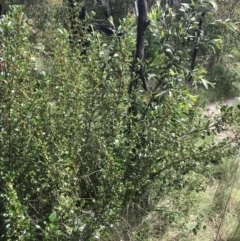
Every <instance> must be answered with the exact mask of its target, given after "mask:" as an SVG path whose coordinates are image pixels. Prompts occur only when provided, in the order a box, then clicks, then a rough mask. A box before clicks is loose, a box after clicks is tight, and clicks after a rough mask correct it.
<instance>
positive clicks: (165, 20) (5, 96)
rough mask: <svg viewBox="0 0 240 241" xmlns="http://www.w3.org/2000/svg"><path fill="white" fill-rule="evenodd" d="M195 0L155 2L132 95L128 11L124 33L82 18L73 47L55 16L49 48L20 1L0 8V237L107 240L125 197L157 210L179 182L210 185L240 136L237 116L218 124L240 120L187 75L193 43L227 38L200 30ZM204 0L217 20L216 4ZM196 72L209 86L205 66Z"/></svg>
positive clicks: (216, 44)
mask: <svg viewBox="0 0 240 241" xmlns="http://www.w3.org/2000/svg"><path fill="white" fill-rule="evenodd" d="M201 7H202V6H201ZM199 8H200V5H197V4H196V5H195V4H192V5H188V4H184V5H182V7H181V8H180V9H179V10H178V12H177V13H176V12H173V11H172V10H171V9H168V12H165V11H163V10H162V9H161V7H160V6H156V7H155V8H153V9H152V11H151V13H150V14H149V18H150V19H151V24H150V26H149V30H148V38H147V46H148V48H147V51H148V52H147V61H146V66H145V68H146V75H147V76H148V85H149V89H150V90H149V91H147V92H145V91H143V90H142V89H141V88H140V87H139V88H136V89H135V90H134V91H132V93H131V94H129V93H128V88H129V83H130V82H131V80H132V78H133V76H132V75H133V73H132V70H131V68H130V66H131V63H132V60H133V52H134V51H135V44H136V39H135V22H134V21H135V20H134V19H133V18H132V17H128V18H126V19H124V20H122V21H121V22H120V26H119V29H120V30H121V31H122V32H124V33H125V34H124V36H123V37H121V38H119V37H117V36H112V37H111V38H106V36H103V35H101V34H100V33H98V32H92V33H88V32H87V31H86V29H87V28H85V29H84V28H81V31H82V32H81V34H80V36H83V37H82V40H84V41H79V44H78V45H74V46H72V45H70V44H69V32H68V29H66V28H64V27H63V26H61V25H60V26H59V28H55V29H54V30H52V32H51V35H50V36H48V39H50V41H51V44H50V45H49V49H50V50H51V54H46V52H45V51H44V49H43V48H41V43H39V42H36V39H34V41H32V36H31V28H30V26H29V23H28V21H26V15H25V14H24V11H23V8H22V7H12V8H11V11H9V12H8V14H7V15H5V16H3V17H2V18H1V20H0V32H1V35H0V43H1V46H0V48H1V52H0V53H1V56H0V57H1V61H2V63H1V65H2V70H1V75H0V103H1V105H0V174H1V179H0V204H1V205H0V235H1V240H24V241H25V240H26V241H27V240H29V241H30V240H31V241H34V240H98V239H99V240H104V238H105V239H106V240H107V238H108V239H109V240H111V237H112V236H111V235H112V233H113V230H116V229H118V228H120V226H121V225H120V224H121V222H122V217H123V215H126V212H127V211H126V210H127V209H128V208H129V207H130V206H134V205H135V206H138V207H139V208H141V210H148V211H150V210H151V209H154V208H155V205H156V203H157V201H156V200H157V199H160V197H161V196H163V195H164V196H168V195H171V193H172V192H173V191H174V190H182V189H183V188H185V190H186V189H187V190H188V191H189V192H192V191H196V192H198V191H200V190H204V188H205V185H206V184H205V178H206V177H208V175H209V174H210V170H211V166H212V165H213V164H214V163H216V162H219V161H221V158H222V157H224V156H226V155H228V154H231V153H233V152H234V151H235V149H236V148H237V146H238V145H239V143H238V138H239V132H238V130H237V127H236V131H235V133H234V135H233V136H232V137H231V138H226V139H223V140H220V141H219V140H218V139H217V135H218V133H221V132H224V131H225V130H227V129H228V128H229V126H231V128H233V125H234V124H239V121H240V119H239V116H238V115H237V113H236V112H235V110H234V109H233V108H228V107H222V109H221V110H222V113H221V114H219V115H218V116H215V117H212V116H205V115H204V114H203V112H202V108H201V107H200V106H199V104H198V101H197V99H198V97H197V96H194V95H193V94H191V92H190V89H189V83H186V82H185V80H186V79H187V77H188V75H189V72H191V71H190V70H191V66H190V61H191V56H192V52H193V49H194V47H195V46H196V45H199V46H200V45H204V47H205V48H209V47H210V48H212V49H214V50H215V49H218V48H220V43H221V37H220V36H219V37H218V38H215V37H214V36H211V35H210V34H207V35H206V36H205V35H204V34H202V35H201V36H200V37H199V36H198V34H197V33H198V32H199V31H200V30H199V26H198V21H197V20H198V19H199V16H200V10H199ZM203 9H204V11H206V12H208V15H207V16H208V19H209V23H210V24H216V21H215V19H214V13H213V11H212V8H211V4H209V3H207V4H206V5H204V7H203V8H201V10H203ZM210 20H211V21H210ZM218 22H219V21H218ZM231 26H234V27H235V25H231ZM234 30H236V29H234ZM85 41H87V42H88V43H89V45H88V46H87V47H85V50H84V51H83V45H84V42H85ZM193 80H194V81H193V83H196V84H197V83H203V84H204V85H205V86H207V85H208V81H207V80H205V71H204V68H203V66H198V67H197V68H196V69H195V70H194V71H193ZM133 108H134V110H133ZM232 144H234V145H232ZM153 188H154V189H153ZM153 190H155V191H154V192H153ZM150 196H151V197H152V199H151V201H149V197H150ZM138 212H139V216H141V215H144V212H141V211H139V210H138ZM129 225H132V223H131V220H129ZM143 234H144V235H147V233H146V230H144V232H143V233H142V234H137V236H136V237H134V238H136V240H137V238H139V237H141V240H144V238H146V240H147V236H144V235H143ZM141 235H143V236H141ZM121 239H122V240H128V233H127V231H125V232H124V230H122V237H121ZM112 240H116V239H114V238H112ZM138 240H139V239H138Z"/></svg>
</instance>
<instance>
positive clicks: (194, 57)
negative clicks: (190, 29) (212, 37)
mask: <svg viewBox="0 0 240 241" xmlns="http://www.w3.org/2000/svg"><path fill="white" fill-rule="evenodd" d="M204 16H205V13H204V12H203V13H202V14H201V16H200V19H199V23H198V29H199V32H198V35H197V36H198V38H199V36H200V33H201V31H202V24H203V18H204ZM198 49H199V46H198V44H196V45H195V47H194V50H193V55H192V61H191V72H190V73H189V75H188V78H187V81H188V82H191V80H192V71H193V70H194V68H195V63H196V58H197V53H198Z"/></svg>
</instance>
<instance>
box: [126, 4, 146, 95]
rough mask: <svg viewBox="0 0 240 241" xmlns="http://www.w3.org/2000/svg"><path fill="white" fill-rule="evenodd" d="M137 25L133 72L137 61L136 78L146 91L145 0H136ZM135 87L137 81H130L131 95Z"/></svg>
mask: <svg viewBox="0 0 240 241" xmlns="http://www.w3.org/2000/svg"><path fill="white" fill-rule="evenodd" d="M137 6H138V16H137V19H138V24H137V45H136V55H135V58H134V61H133V68H132V69H133V71H135V68H136V63H137V61H138V60H139V62H140V69H139V70H137V72H136V73H137V77H139V78H140V79H141V81H142V86H143V88H144V89H145V90H147V85H146V80H145V76H144V63H143V62H144V42H145V34H146V28H147V26H148V25H149V20H148V19H147V10H148V9H147V0H138V3H137ZM133 87H137V79H135V80H133V81H131V83H130V86H129V92H130V93H131V91H132V88H133Z"/></svg>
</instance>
